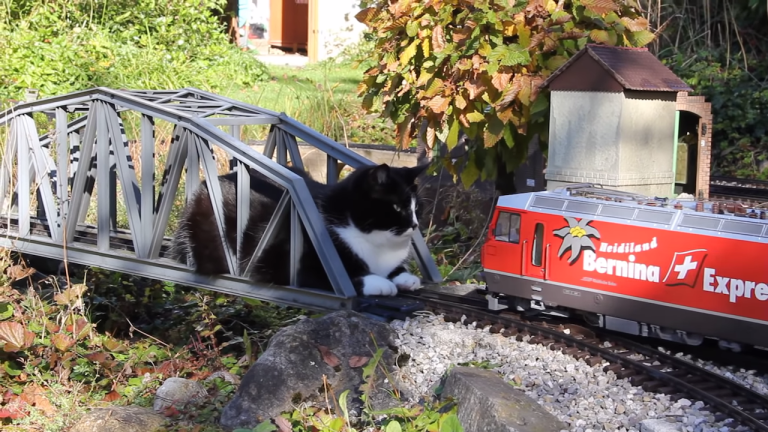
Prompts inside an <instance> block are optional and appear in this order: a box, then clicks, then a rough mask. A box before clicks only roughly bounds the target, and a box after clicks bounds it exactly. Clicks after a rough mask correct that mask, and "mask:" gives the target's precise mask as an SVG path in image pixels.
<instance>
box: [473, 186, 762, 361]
mask: <svg viewBox="0 0 768 432" xmlns="http://www.w3.org/2000/svg"><path fill="white" fill-rule="evenodd" d="M700 205H701V204H700ZM695 206H696V203H695V202H693V201H690V202H685V203H683V202H673V203H667V204H666V205H665V204H664V203H662V202H660V201H659V200H655V199H652V198H647V197H642V196H640V195H634V194H630V193H625V192H620V191H611V190H605V189H602V188H600V187H595V186H594V185H573V186H569V187H564V188H560V189H558V190H555V191H547V192H534V193H525V194H516V195H508V196H502V197H500V198H499V200H498V203H497V207H496V209H495V213H494V215H493V218H492V221H491V225H490V230H489V232H488V238H487V239H486V242H485V243H484V246H483V250H482V264H483V271H484V277H485V280H486V284H487V289H488V291H489V292H490V293H491V294H490V295H489V300H491V301H490V302H489V306H491V307H492V308H496V309H499V308H504V307H510V308H515V309H516V310H532V311H536V310H538V311H542V312H550V313H553V314H564V313H565V314H573V313H578V314H581V315H584V316H585V317H590V318H592V319H594V320H595V321H594V322H591V323H592V324H595V325H600V326H601V327H605V328H608V329H611V330H618V331H622V332H626V333H631V334H637V335H644V336H652V337H659V338H663V339H667V340H673V341H677V342H683V343H688V344H694V345H698V344H699V343H701V342H702V341H703V339H704V338H705V337H709V338H715V339H718V340H719V341H720V343H721V346H724V347H728V348H732V349H738V348H740V347H741V345H742V344H747V345H752V346H762V347H766V346H768V220H765V219H760V212H759V211H758V212H754V213H753V214H750V212H749V211H743V210H742V211H741V212H740V213H739V214H738V215H737V214H719V212H718V210H717V208H716V209H715V212H716V213H712V209H711V207H709V204H708V205H707V207H705V208H704V209H701V208H699V211H696V210H695ZM762 216H763V217H765V215H762Z"/></svg>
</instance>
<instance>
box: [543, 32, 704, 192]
mask: <svg viewBox="0 0 768 432" xmlns="http://www.w3.org/2000/svg"><path fill="white" fill-rule="evenodd" d="M543 86H544V87H547V88H549V89H550V91H551V103H550V106H551V109H550V126H549V152H548V153H549V154H548V161H547V171H546V180H547V188H548V189H554V188H556V187H558V186H562V185H563V184H566V183H581V182H590V183H600V184H602V185H604V186H606V187H613V188H616V189H622V190H627V191H633V192H638V193H642V194H646V195H650V196H660V197H662V196H666V197H669V196H674V195H677V194H678V193H680V192H687V193H690V194H692V195H693V194H695V195H697V196H701V197H706V196H707V195H708V192H709V158H710V145H711V142H710V141H709V139H708V137H707V139H704V138H703V135H704V134H705V133H706V131H707V130H710V131H711V124H710V125H709V127H707V126H703V127H702V125H703V124H705V123H706V122H710V123H711V114H708V113H709V111H708V110H709V104H706V103H705V102H704V101H703V99H702V100H698V99H697V102H699V103H700V105H699V106H698V109H697V111H698V112H696V115H698V116H700V118H701V121H700V122H699V123H700V124H699V127H698V130H697V131H696V132H697V133H698V135H699V137H702V139H701V140H697V141H696V142H699V141H700V142H701V143H702V145H700V146H699V145H697V146H694V147H696V148H695V149H694V148H691V150H695V155H694V160H696V164H695V168H696V169H695V171H694V172H693V175H690V176H689V175H687V173H686V174H685V175H683V174H678V176H677V179H678V181H677V182H676V178H675V173H676V171H677V169H676V167H677V164H678V160H680V161H681V163H682V162H683V161H685V162H687V161H688V160H690V158H689V157H688V156H687V155H683V154H682V153H681V154H680V156H679V158H680V159H679V158H678V151H677V149H678V134H679V133H680V130H679V126H680V115H679V110H680V108H681V105H685V106H683V107H682V108H683V109H687V110H690V107H687V105H686V104H688V103H689V102H690V98H688V96H687V92H689V91H691V88H690V87H689V86H688V85H687V84H686V83H685V82H683V81H682V80H681V79H680V78H678V77H677V76H676V75H675V74H674V73H672V71H670V70H669V69H668V68H667V67H666V66H664V64H663V63H661V62H660V61H659V60H658V59H657V58H656V56H654V55H653V54H652V53H651V52H649V51H648V50H647V49H645V48H625V47H612V46H605V45H594V44H588V45H586V46H585V47H584V49H582V50H581V51H580V52H578V53H577V54H576V55H574V56H573V57H572V58H571V59H569V60H568V61H567V62H566V63H565V64H563V65H562V66H561V67H560V68H559V69H558V70H557V71H555V72H554V73H553V74H552V75H551V76H549V78H548V79H547V80H546V81H545V82H544V84H543ZM679 99H683V100H684V101H682V100H679ZM701 104H704V105H701ZM702 121H703V122H705V123H702ZM702 132H704V133H702ZM684 156H685V157H684ZM676 184H677V187H676Z"/></svg>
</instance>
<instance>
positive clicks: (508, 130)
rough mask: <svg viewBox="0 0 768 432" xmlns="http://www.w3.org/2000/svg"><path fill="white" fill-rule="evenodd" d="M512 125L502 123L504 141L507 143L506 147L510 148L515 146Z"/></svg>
mask: <svg viewBox="0 0 768 432" xmlns="http://www.w3.org/2000/svg"><path fill="white" fill-rule="evenodd" d="M513 127H514V126H512V125H511V124H506V125H504V142H505V143H507V147H509V148H512V147H514V146H515V138H514V136H513V135H512V128H513Z"/></svg>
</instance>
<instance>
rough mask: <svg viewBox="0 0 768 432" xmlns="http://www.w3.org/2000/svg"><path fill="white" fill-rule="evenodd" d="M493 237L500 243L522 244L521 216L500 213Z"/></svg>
mask: <svg viewBox="0 0 768 432" xmlns="http://www.w3.org/2000/svg"><path fill="white" fill-rule="evenodd" d="M493 235H494V237H495V239H496V240H499V241H505V242H509V243H520V215H519V214H517V213H509V212H501V213H499V218H498V220H496V228H494V230H493Z"/></svg>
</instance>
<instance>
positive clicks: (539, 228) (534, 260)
mask: <svg viewBox="0 0 768 432" xmlns="http://www.w3.org/2000/svg"><path fill="white" fill-rule="evenodd" d="M543 246H544V224H543V223H537V224H536V231H535V232H534V233H533V248H531V264H533V265H535V266H536V267H541V255H542V253H543V252H544V247H543Z"/></svg>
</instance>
